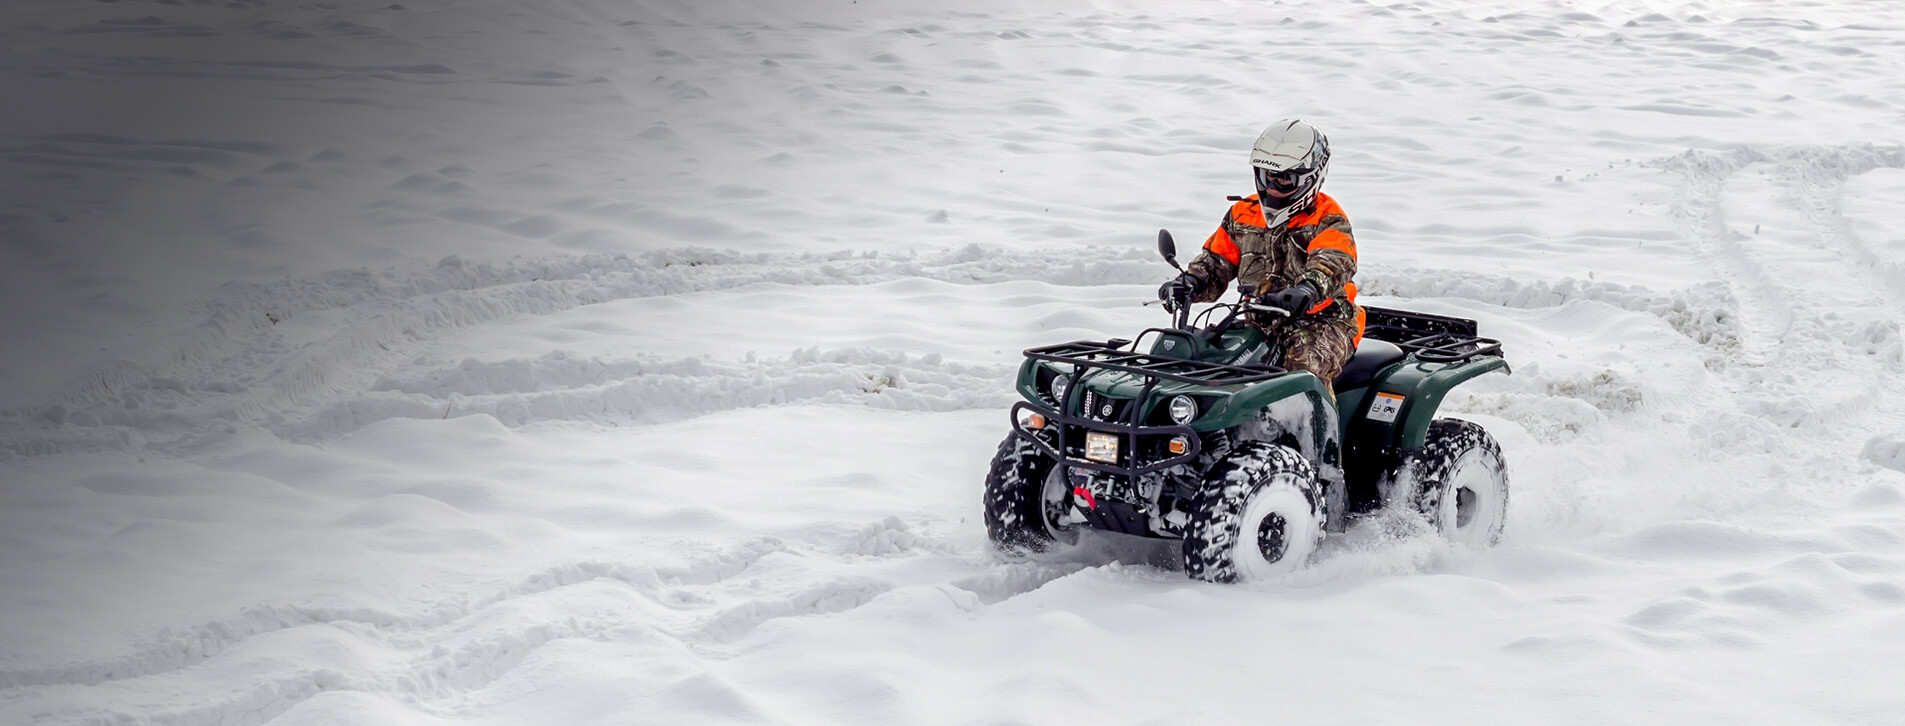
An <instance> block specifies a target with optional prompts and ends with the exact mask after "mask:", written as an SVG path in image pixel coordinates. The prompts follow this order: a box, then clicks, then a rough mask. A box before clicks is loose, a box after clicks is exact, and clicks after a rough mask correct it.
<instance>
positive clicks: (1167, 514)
mask: <svg viewBox="0 0 1905 726" xmlns="http://www.w3.org/2000/svg"><path fill="white" fill-rule="evenodd" d="M1158 251H1159V253H1160V254H1162V255H1163V256H1164V259H1165V261H1166V262H1169V263H1170V264H1171V266H1173V267H1177V266H1178V263H1177V259H1176V257H1177V254H1176V245H1175V243H1174V242H1173V241H1172V239H1171V235H1170V232H1168V231H1164V230H1160V231H1159V232H1158ZM1180 269H1181V268H1180ZM1238 293H1239V299H1238V300H1237V302H1232V303H1217V304H1215V305H1213V306H1211V307H1210V308H1208V309H1206V310H1205V311H1204V313H1203V315H1202V316H1200V321H1203V322H1207V321H1208V320H1209V318H1210V317H1211V316H1212V315H1213V314H1214V313H1219V312H1221V313H1223V314H1224V315H1223V317H1222V319H1221V320H1219V321H1217V322H1216V323H1215V324H1209V325H1198V324H1193V323H1192V321H1191V317H1190V310H1189V305H1184V304H1180V305H1167V309H1169V310H1170V311H1171V312H1172V313H1173V318H1172V321H1173V325H1172V326H1171V327H1169V328H1151V329H1149V330H1146V331H1144V332H1143V333H1141V334H1140V335H1139V336H1138V342H1136V343H1134V341H1131V340H1120V339H1112V340H1108V341H1104V342H1093V341H1075V342H1071V343H1063V344H1059V345H1051V346H1045V347H1041V348H1032V349H1030V350H1027V351H1025V362H1024V363H1023V364H1022V365H1021V366H1020V367H1019V377H1018V390H1019V393H1020V394H1021V395H1023V396H1024V397H1025V400H1024V401H1021V402H1019V403H1016V404H1014V405H1013V406H1012V420H1011V422H1012V433H1011V435H1009V436H1007V437H1006V439H1005V442H1004V443H1002V444H1000V445H999V453H998V455H997V456H995V457H994V458H993V460H992V468H991V471H990V472H989V473H988V474H987V475H986V492H985V508H986V532H987V534H988V535H989V536H990V537H991V539H992V542H993V543H994V545H995V546H997V547H998V548H999V549H1000V550H1001V551H1003V552H1006V553H1024V552H1028V551H1029V552H1043V551H1046V550H1049V549H1051V548H1053V547H1054V546H1064V545H1071V544H1075V543H1076V542H1077V540H1078V535H1079V531H1080V530H1081V529H1083V528H1091V529H1097V530H1102V531H1107V532H1115V533H1119V534H1125V535H1136V536H1140V537H1152V538H1165V539H1178V540H1182V542H1183V550H1184V572H1185V574H1187V575H1189V576H1191V577H1193V578H1196V579H1199V580H1208V581H1212V582H1234V581H1238V580H1251V579H1261V578H1265V577H1272V576H1276V575H1279V574H1282V573H1287V572H1290V571H1294V570H1296V569H1298V568H1301V567H1303V566H1304V565H1305V564H1306V563H1307V561H1308V560H1309V559H1310V557H1311V555H1312V554H1313V553H1314V552H1315V551H1316V549H1317V547H1318V545H1319V544H1321V542H1322V540H1323V537H1324V535H1325V534H1326V533H1329V532H1342V531H1344V530H1345V529H1346V528H1347V526H1348V524H1349V522H1351V521H1352V520H1354V519H1356V518H1359V517H1364V516H1368V515H1370V514H1374V513H1376V512H1378V511H1381V510H1383V509H1384V508H1385V507H1387V506H1390V505H1391V504H1392V503H1393V504H1396V505H1400V506H1403V507H1408V508H1412V509H1414V510H1415V511H1417V512H1420V513H1421V514H1422V516H1423V517H1424V518H1426V519H1427V520H1428V521H1429V522H1430V523H1432V524H1433V525H1434V526H1435V527H1436V528H1437V530H1438V531H1440V532H1441V533H1442V535H1443V536H1445V537H1447V538H1449V539H1450V540H1453V541H1456V542H1461V543H1466V544H1470V545H1476V546H1487V545H1492V544H1494V543H1495V542H1496V540H1497V539H1499V538H1500V536H1501V531H1502V524H1503V522H1504V520H1505V518H1506V515H1507V511H1508V474H1507V468H1506V466H1505V465H1504V462H1503V460H1502V454H1501V447H1500V446H1499V445H1497V444H1496V443H1495V439H1494V437H1491V436H1489V435H1488V432H1487V431H1484V430H1483V429H1482V427H1480V426H1477V425H1475V424H1473V423H1469V422H1467V421H1460V420H1456V419H1438V418H1435V414H1436V406H1437V405H1439V404H1440V403H1441V402H1442V398H1443V397H1444V396H1446V395H1447V394H1448V392H1449V390H1450V389H1452V388H1454V387H1455V386H1456V385H1457V384H1460V383H1462V382H1463V381H1466V380H1468V379H1470V378H1474V377H1476V376H1479V375H1481V374H1483V373H1487V372H1489V371H1493V370H1502V371H1507V370H1508V363H1507V361H1505V360H1504V359H1503V358H1502V353H1501V343H1500V341H1496V340H1492V339H1489V338H1483V337H1479V336H1477V335H1476V325H1475V321H1473V320H1464V319H1460V318H1451V317H1444V316H1439V315H1427V314H1422V313H1411V312H1405V311H1401V310H1390V309H1384V308H1375V307H1365V308H1364V310H1365V312H1366V315H1367V317H1366V326H1365V330H1364V335H1363V339H1362V342H1361V343H1360V344H1359V345H1358V346H1357V349H1356V353H1355V355H1354V356H1353V357H1352V358H1351V359H1350V361H1349V363H1348V364H1346V365H1345V366H1344V367H1343V371H1342V373H1341V375H1338V376H1337V377H1336V380H1334V381H1333V382H1332V383H1333V384H1334V385H1333V387H1334V390H1335V394H1334V395H1333V396H1332V395H1331V393H1330V391H1331V388H1329V387H1325V386H1324V385H1323V382H1322V381H1320V380H1318V379H1317V378H1316V376H1314V375H1311V374H1310V373H1308V372H1305V371H1295V372H1291V371H1285V370H1283V369H1281V368H1278V367H1277V366H1275V365H1271V362H1273V361H1277V360H1280V359H1281V354H1280V351H1277V350H1275V349H1274V348H1275V343H1274V342H1273V341H1272V340H1270V339H1269V338H1267V337H1266V336H1265V335H1264V334H1263V332H1262V331H1261V330H1260V329H1259V328H1258V327H1257V326H1256V325H1249V324H1244V323H1243V322H1242V318H1243V317H1244V316H1247V315H1256V316H1259V317H1258V319H1259V320H1263V319H1265V318H1263V317H1261V316H1280V315H1286V313H1285V312H1284V311H1283V310H1282V309H1280V308H1276V307H1271V306H1268V305H1264V304H1261V302H1260V301H1259V299H1258V297H1257V291H1255V290H1252V289H1250V288H1248V287H1246V286H1243V285H1239V289H1238Z"/></svg>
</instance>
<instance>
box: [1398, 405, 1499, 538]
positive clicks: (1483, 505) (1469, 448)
mask: <svg viewBox="0 0 1905 726" xmlns="http://www.w3.org/2000/svg"><path fill="white" fill-rule="evenodd" d="M1409 468H1410V471H1409V472H1408V479H1407V481H1409V482H1410V486H1411V487H1412V490H1411V491H1410V493H1409V499H1408V501H1409V502H1410V504H1412V505H1413V506H1414V507H1415V510H1416V511H1418V512H1421V513H1422V516H1423V517H1425V518H1427V519H1428V520H1429V522H1430V523H1431V524H1434V525H1435V528H1436V530H1437V531H1440V532H1441V533H1442V536H1443V537H1444V538H1446V539H1448V540H1449V541H1450V542H1455V543H1459V544H1466V545H1472V546H1481V547H1487V546H1492V545H1494V544H1495V543H1496V542H1497V541H1500V540H1501V535H1502V526H1503V525H1504V524H1506V523H1507V520H1508V467H1507V466H1506V464H1505V463H1504V462H1503V461H1502V450H1501V445H1499V444H1497V443H1495V437H1493V436H1489V435H1488V431H1487V430H1485V429H1483V428H1482V427H1480V426H1477V425H1475V424H1472V423H1469V422H1467V421H1461V420H1458V419H1449V418H1445V419H1436V420H1435V421H1434V422H1433V423H1430V424H1429V433H1428V438H1427V439H1426V440H1425V441H1424V442H1423V445H1422V451H1421V452H1420V453H1418V454H1416V455H1415V456H1414V457H1412V459H1411V461H1410V465H1409Z"/></svg>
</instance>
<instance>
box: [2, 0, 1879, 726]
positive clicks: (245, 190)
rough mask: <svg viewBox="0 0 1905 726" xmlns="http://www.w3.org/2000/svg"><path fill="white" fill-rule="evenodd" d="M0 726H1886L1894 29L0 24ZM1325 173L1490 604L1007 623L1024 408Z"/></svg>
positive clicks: (1101, 591) (1307, 6)
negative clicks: (1474, 542) (1007, 541)
mask: <svg viewBox="0 0 1905 726" xmlns="http://www.w3.org/2000/svg"><path fill="white" fill-rule="evenodd" d="M0 46H4V48H5V49H6V52H5V53H4V54H0V99H4V103H0V340H4V341H5V343H4V345H0V722H4V723H9V724H11V723H61V724H63V723H115V724H117V723H134V724H141V723H165V724H223V723H262V722H270V723H273V724H320V723H322V724H341V723H349V724H435V723H445V724H447V723H481V724H531V723H533V724H592V723H605V724H606V723H614V724H628V723H638V724H693V723H783V724H843V723H865V724H894V723H921V724H1048V723H1149V724H1183V723H1262V722H1275V723H1306V724H1308V723H1314V724H1417V723H1453V724H1535V723H1540V724H1564V723H1565V724H1605V723H1653V724H1702V723H1715V724H1721V723H1724V724H1738V723H1766V724H1795V723H1801V724H1888V723H1889V724H1899V723H1905V689H1901V688H1900V687H1899V684H1901V683H1905V658H1902V657H1901V654H1905V413H1901V408H1902V407H1905V375H1902V374H1905V334H1901V327H1900V325H1901V323H1900V320H1901V318H1902V317H1905V146H1901V145H1900V144H1901V143H1905V139H1902V138H1901V131H1900V129H1901V128H1905V7H1901V6H1899V5H1898V4H1896V3H1889V2H1829V3H1828V2H1802V1H1800V0H1777V1H1766V2H1753V3H1736V2H1719V1H1717V0H1712V1H1705V2H1674V1H1667V0H1655V1H1650V2H1636V1H1625V0H1623V1H1616V2H1554V1H1551V0H1549V1H1539V2H1485V1H1484V2H1466V1H1465V2H1454V1H1452V0H1423V1H1420V2H1402V3H1394V4H1377V3H1365V2H1346V3H1295V2H1285V3H1262V2H1242V1H1241V0H1195V1H1189V2H1173V3H1147V2H1140V1H1138V0H1060V1H1056V2H1037V3H1033V2H1007V1H1004V0H979V1H977V2H960V3H946V4H944V7H939V6H937V4H931V3H924V2H896V1H892V0H860V1H859V2H853V1H852V0H826V1H824V2H823V1H820V0H801V1H798V2H776V1H774V0H706V1H697V2H661V1H651V2H641V1H632V2H631V1H624V2H611V1H609V0H537V1H533V2H531V1H523V2H502V1H501V0H401V2H398V3H390V2H387V1H386V0H378V1H377V2H362V3H360V2H351V1H350V0H345V1H343V2H334V3H330V4H325V3H311V4H287V3H278V2H273V1H270V0H238V1H237V2H226V1H225V0H219V1H218V2H201V1H200V0H157V1H156V2H145V1H143V0H102V1H101V2H60V1H57V0H42V1H39V2H24V1H22V2H12V3H9V4H8V6H7V9H6V11H5V13H4V15H0ZM1283 116H1301V117H1304V118H1306V119H1310V120H1312V121H1314V122H1315V123H1317V124H1318V125H1319V126H1321V127H1322V128H1324V129H1325V130H1326V131H1328V132H1329V133H1330V135H1331V138H1332V141H1333V142H1334V146H1335V150H1336V156H1335V163H1334V165H1333V168H1332V172H1331V175H1330V181H1329V183H1328V186H1327V189H1328V190H1329V191H1330V192H1331V193H1332V194H1333V195H1334V196H1336V197H1337V198H1338V199H1339V200H1340V201H1341V202H1342V203H1343V204H1344V206H1345V207H1346V208H1347V209H1348V211H1349V214H1350V217H1351V219H1352V221H1353V222H1354V223H1355V225H1356V230H1357V233H1358V234H1357V237H1358V243H1359V247H1360V251H1361V257H1362V260H1363V269H1362V272H1361V273H1360V274H1359V278H1358V279H1359V283H1360V284H1361V286H1362V287H1363V289H1364V291H1365V301H1367V302H1371V303H1374V304H1378V305H1389V306H1396V307H1405V308H1410V309H1418V310H1423V311H1428V312H1437V313H1447V314H1456V315H1461V316H1465V317H1472V318H1476V319H1478V320H1480V321H1481V324H1482V326H1483V331H1484V333H1485V334H1489V335H1492V336H1495V337H1498V338H1501V339H1502V340H1503V341H1505V343H1506V347H1507V350H1508V352H1509V355H1510V359H1511V361H1512V362H1513V364H1514V367H1515V369H1514V375H1512V376H1489V377H1484V378H1482V379H1478V380H1476V381H1474V382H1473V383H1471V384H1468V385H1466V386H1464V387H1463V388H1462V389H1461V390H1459V391H1458V392H1457V393H1456V394H1455V395H1454V396H1452V397H1451V398H1450V400H1449V401H1448V403H1447V404H1446V408H1447V410H1448V411H1450V412H1451V413H1452V415H1457V416H1460V417H1463V418H1468V419H1470V420H1473V421H1476V422H1479V423H1482V424H1484V425H1485V426H1487V427H1488V428H1489V429H1490V430H1491V431H1493V432H1494V433H1495V435H1496V436H1497V437H1498V438H1499V439H1500V440H1501V442H1502V445H1503V448H1504V450H1505V452H1506V456H1507V458H1508V461H1509V464H1510V468H1511V473H1512V477H1513V485H1514V490H1513V491H1514V493H1513V498H1512V502H1511V508H1510V514H1509V516H1510V520H1509V525H1508V529H1507V532H1506V536H1505V538H1504V540H1503V542H1502V543H1501V545H1500V546H1498V547H1496V548H1494V549H1490V550H1485V551H1471V550H1463V549H1452V548H1450V547H1448V546H1446V545H1443V544H1441V543H1439V542H1438V541H1437V540H1435V539H1434V538H1433V537H1431V536H1426V535H1423V534H1422V533H1420V532H1419V531H1418V530H1414V529H1411V528H1410V527H1408V526H1407V524H1408V522H1407V521H1406V520H1402V519H1394V520H1384V521H1382V522H1378V523H1372V524H1368V525H1364V526H1360V527H1358V528H1356V529H1353V530H1352V531H1350V532H1349V533H1347V534H1345V535H1343V536H1340V537H1338V538H1335V539H1333V540H1332V541H1330V542H1328V543H1326V545H1325V548H1324V550H1323V552H1322V553H1321V556H1320V557H1319V559H1318V561H1317V562H1316V563H1315V564H1314V565H1313V566H1312V567H1311V568H1310V569H1308V570H1306V571H1304V572H1301V573H1298V574H1296V575H1294V576H1291V577H1290V578H1289V579H1287V580H1285V581H1276V582H1266V583H1256V584H1250V585H1243V586H1215V585H1206V584H1202V583H1193V582H1190V581H1187V580H1186V579H1185V578H1184V577H1183V575H1182V573H1181V572H1178V571H1176V569H1175V568H1176V564H1175V563H1174V562H1173V552H1174V550H1173V549H1171V548H1170V547H1168V546H1167V547H1161V548H1160V547H1147V546H1144V545H1143V544H1142V543H1130V542H1112V541H1094V542H1088V546H1087V547H1086V548H1084V549H1083V550H1081V551H1078V552H1075V553H1072V554H1070V555H1067V556H1064V557H1061V558H1057V559H1053V560H1047V561H1038V562H1002V561H999V560H997V559H995V558H994V557H993V555H992V554H991V553H990V550H989V548H988V547H987V545H986V543H985V534H984V527H983V525H982V523H981V517H980V512H979V492H980V485H981V478H982V476H983V474H984V471H985V468H986V465H987V462H988V459H989V458H990V456H991V455H992V453H993V450H994V447H995V445H996V443H997V442H998V440H999V439H1000V438H1001V437H1002V436H1003V434H1004V431H1005V416H1006V408H1007V407H1008V406H1009V405H1010V404H1011V402H1012V400H1013V397H1012V392H1011V390H1010V380H1011V377H1012V373H1013V370H1014V368H1015V366H1016V365H1017V361H1018V358H1019V351H1020V350H1021V349H1023V348H1025V347H1028V346H1032V345H1036V344H1043V343H1051V342H1059V341H1064V340H1071V339H1076V338H1086V337H1089V338H1096V339H1103V338H1105V337H1108V336H1114V335H1128V334H1130V333H1133V332H1135V331H1137V330H1139V329H1141V328H1143V327H1146V326H1148V325H1152V324H1157V323H1158V322H1160V321H1161V320H1162V316H1161V314H1160V313H1158V312H1157V311H1156V310H1155V309H1154V308H1142V307H1139V303H1140V302H1142V301H1143V300H1144V299H1146V298H1148V297H1150V296H1151V295H1152V294H1153V291H1154V289H1155V286H1156V284H1157V283H1158V282H1159V281H1161V280H1162V279H1164V278H1165V277H1166V276H1167V272H1168V268H1167V267H1166V266H1165V265H1164V264H1163V263H1161V262H1159V261H1157V260H1156V259H1155V255H1154V254H1153V253H1152V251H1151V242H1152V239H1153V232H1154V230H1155V229H1157V228H1158V227H1169V228H1171V229H1173V230H1175V231H1176V232H1177V233H1178V237H1179V239H1180V240H1181V241H1182V242H1184V243H1189V242H1191V241H1194V240H1198V239H1201V238H1202V236H1203V235H1204V234H1206V233H1207V231H1208V230H1209V229H1210V228H1211V227H1212V226H1213V225H1214V224H1215V223H1216V221H1217V219H1218V217H1219V216H1221V214H1222V212H1223V209H1224V208H1225V206H1226V202H1225V201H1224V199H1223V197H1224V195H1226V194H1239V193H1246V192H1248V188H1247V186H1248V177H1247V171H1246V168H1245V164H1244V161H1245V152H1246V150H1247V149H1248V146H1249V143H1250V141H1251V140H1252V139H1253V138H1254V137H1255V134H1256V133H1257V132H1258V131H1259V130H1261V128H1262V127H1263V126H1264V125H1265V124H1266V123H1268V122H1269V121H1270V120H1272V119H1275V118H1278V117H1283Z"/></svg>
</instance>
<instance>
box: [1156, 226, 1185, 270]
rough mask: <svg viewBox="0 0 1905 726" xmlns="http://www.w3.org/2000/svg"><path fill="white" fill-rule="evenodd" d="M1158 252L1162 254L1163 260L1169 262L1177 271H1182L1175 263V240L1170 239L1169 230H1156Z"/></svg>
mask: <svg viewBox="0 0 1905 726" xmlns="http://www.w3.org/2000/svg"><path fill="white" fill-rule="evenodd" d="M1158 254H1160V255H1163V256H1164V261H1165V262H1169V263H1171V266H1172V267H1175V268H1177V270H1178V271H1179V272H1183V271H1184V268H1183V267H1179V266H1178V264H1177V240H1174V239H1171V230H1168V229H1160V230H1158Z"/></svg>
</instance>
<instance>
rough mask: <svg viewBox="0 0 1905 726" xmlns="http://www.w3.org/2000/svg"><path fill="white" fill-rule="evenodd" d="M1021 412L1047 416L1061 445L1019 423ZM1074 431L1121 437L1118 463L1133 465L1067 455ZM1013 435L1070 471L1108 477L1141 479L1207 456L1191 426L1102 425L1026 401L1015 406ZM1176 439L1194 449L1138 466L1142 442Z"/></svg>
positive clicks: (1202, 443) (1102, 422) (1187, 448)
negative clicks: (1100, 473) (1201, 455)
mask: <svg viewBox="0 0 1905 726" xmlns="http://www.w3.org/2000/svg"><path fill="white" fill-rule="evenodd" d="M1141 400H1142V399H1140V401H1141ZM1131 408H1132V410H1134V411H1135V410H1137V409H1138V408H1140V407H1139V406H1137V405H1133V406H1132V407H1131ZM1020 411H1030V412H1033V413H1036V414H1038V415H1040V416H1044V417H1045V421H1046V424H1045V425H1046V429H1045V430H1048V431H1052V432H1053V434H1054V438H1055V439H1057V441H1058V445H1057V446H1053V445H1052V444H1051V443H1050V442H1047V441H1046V440H1045V439H1044V438H1041V437H1040V436H1038V435H1037V434H1038V432H1037V431H1036V430H1033V429H1028V428H1026V427H1025V422H1023V421H1021V420H1020V419H1019V412H1020ZM1073 430H1079V431H1087V432H1089V431H1096V432H1100V433H1110V434H1115V435H1117V436H1118V459H1119V461H1122V462H1126V463H1130V464H1132V465H1131V466H1120V465H1118V464H1107V463H1104V462H1101V461H1093V460H1091V459H1086V458H1083V457H1073V456H1066V455H1065V452H1064V448H1065V446H1066V441H1067V440H1069V439H1070V437H1071V435H1072V432H1073ZM1012 432H1013V433H1014V434H1017V435H1018V436H1019V438H1022V439H1025V440H1026V441H1030V442H1032V445H1033V446H1036V447H1038V449H1039V451H1040V452H1043V453H1044V454H1045V455H1046V456H1050V457H1052V458H1053V459H1056V460H1058V462H1059V463H1060V464H1063V465H1064V466H1066V467H1069V468H1072V469H1089V470H1091V471H1102V472H1105V473H1108V474H1117V475H1120V476H1127V477H1138V476H1142V475H1144V474H1150V473H1153V472H1158V471H1163V470H1165V469H1169V468H1171V467H1173V466H1177V465H1179V464H1183V463H1185V462H1189V461H1192V460H1195V459H1196V458H1197V455H1198V454H1201V453H1203V452H1204V442H1203V440H1202V439H1201V438H1200V437H1199V436H1198V435H1197V432H1196V431H1194V430H1192V429H1191V427H1189V426H1178V425H1175V424H1173V425H1168V426H1144V425H1140V424H1136V423H1129V422H1125V421H1098V420H1094V419H1088V418H1082V417H1079V416H1071V415H1067V414H1062V413H1059V412H1057V411H1054V410H1052V409H1049V408H1045V407H1044V406H1034V405H1032V404H1030V403H1026V402H1024V401H1020V402H1018V403H1015V404H1012ZM1176 435H1182V436H1183V437H1184V438H1185V440H1187V441H1188V442H1189V443H1190V445H1189V446H1188V447H1186V448H1185V451H1184V453H1182V454H1177V455H1175V456H1172V457H1170V458H1168V459H1163V460H1159V461H1154V462H1151V463H1148V464H1138V463H1137V462H1138V455H1139V451H1140V450H1139V448H1138V442H1139V441H1141V440H1150V441H1159V440H1166V439H1168V438H1169V437H1171V436H1176ZM1153 436H1158V437H1165V438H1164V439H1150V438H1149V437H1153Z"/></svg>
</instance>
